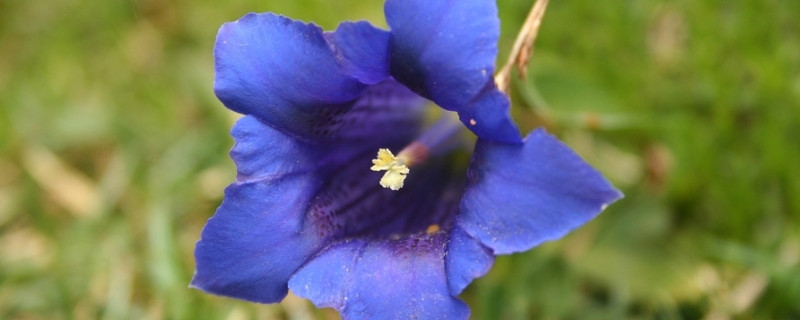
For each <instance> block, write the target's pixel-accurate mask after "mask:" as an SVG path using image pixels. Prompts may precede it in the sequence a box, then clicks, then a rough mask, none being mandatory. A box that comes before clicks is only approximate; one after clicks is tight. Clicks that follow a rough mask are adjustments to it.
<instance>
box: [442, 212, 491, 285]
mask: <svg viewBox="0 0 800 320" xmlns="http://www.w3.org/2000/svg"><path fill="white" fill-rule="evenodd" d="M493 262H494V255H493V254H492V252H491V250H489V248H487V247H485V246H483V245H482V244H481V243H480V242H479V241H478V240H475V239H474V238H472V237H471V236H470V235H469V234H467V233H466V232H464V230H462V229H461V227H460V226H458V224H456V226H453V228H452V229H451V230H450V242H448V244H447V255H446V256H445V268H446V270H447V284H448V286H449V288H450V293H452V294H453V295H454V296H455V295H459V294H460V293H461V291H464V288H466V287H467V286H468V285H469V284H470V283H471V282H472V280H474V279H476V278H479V277H481V276H483V275H484V274H486V272H488V271H489V269H490V268H491V267H492V263H493Z"/></svg>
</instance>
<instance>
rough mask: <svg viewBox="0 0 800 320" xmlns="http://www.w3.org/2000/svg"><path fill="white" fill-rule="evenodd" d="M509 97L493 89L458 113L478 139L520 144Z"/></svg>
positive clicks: (520, 137)
mask: <svg viewBox="0 0 800 320" xmlns="http://www.w3.org/2000/svg"><path fill="white" fill-rule="evenodd" d="M510 106H511V102H510V101H509V100H508V96H506V95H505V94H504V93H502V92H500V91H499V90H497V88H495V87H494V83H492V85H491V88H489V90H487V91H486V92H484V93H482V94H481V95H480V96H478V98H477V99H476V100H475V101H472V102H470V103H469V104H468V105H466V106H465V107H463V108H461V110H459V111H458V118H459V119H460V120H461V122H463V123H464V124H465V125H466V126H467V128H469V129H470V130H472V132H474V133H475V135H477V136H478V137H480V138H482V139H486V140H491V141H497V142H506V143H514V144H518V143H521V142H522V136H520V135H519V129H517V125H516V124H515V123H514V120H512V119H511V113H510V112H509V108H510Z"/></svg>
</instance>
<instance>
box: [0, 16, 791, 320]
mask: <svg viewBox="0 0 800 320" xmlns="http://www.w3.org/2000/svg"><path fill="white" fill-rule="evenodd" d="M531 5H532V1H531V0H500V2H499V7H500V13H501V18H502V21H503V39H502V42H501V51H502V52H503V53H502V54H501V56H500V62H501V63H502V62H504V61H505V52H507V51H508V50H509V48H510V46H511V43H512V41H513V38H514V36H515V35H516V31H517V30H518V28H519V26H520V25H521V23H522V21H523V20H524V18H525V15H526V14H527V12H528V10H529V8H530V6H531ZM249 11H256V12H263V11H273V12H277V13H282V14H285V15H288V16H290V17H294V18H298V19H303V20H306V21H314V22H316V23H317V24H320V25H321V26H323V27H325V28H326V29H333V28H335V26H336V24H337V23H338V22H339V21H341V20H347V19H349V20H359V19H367V20H370V21H372V22H374V23H376V24H378V25H381V26H385V22H384V21H383V17H382V1H357V0H340V1H327V0H302V1H231V2H227V3H226V4H223V3H222V2H216V1H207V0H201V1H186V0H178V1H168V2H167V1H158V0H133V1H100V0H83V1H81V0H60V1H6V0H0V318H2V319H253V318H257V319H273V318H275V319H332V318H336V317H337V316H336V313H335V312H331V311H330V310H316V309H314V308H313V307H312V306H311V305H310V304H309V303H307V302H306V301H304V300H302V299H299V298H296V297H293V296H290V297H289V298H287V300H285V301H284V302H283V303H282V304H280V305H256V304H249V303H244V302H240V301H236V300H231V299H225V298H220V297H214V296H210V295H206V294H202V293H201V292H199V291H196V290H192V289H188V288H187V285H188V282H189V279H190V277H191V275H192V272H193V270H194V259H193V257H192V251H193V248H194V242H195V241H196V240H197V238H198V236H199V234H200V229H201V228H202V226H203V224H204V223H205V220H206V219H207V218H208V217H209V216H210V215H211V214H212V213H213V211H214V209H215V208H216V206H217V205H218V204H219V202H220V200H221V196H222V190H223V188H224V187H225V186H226V185H227V184H228V183H229V182H230V181H232V179H233V176H234V167H233V164H232V162H231V161H230V160H229V158H228V155H227V150H228V149H229V148H230V147H231V145H232V139H231V138H230V137H229V134H228V131H229V129H230V125H231V123H232V121H233V119H235V118H236V116H235V115H234V114H233V113H232V112H229V111H227V110H226V109H225V108H224V107H223V106H222V105H221V104H220V103H219V102H218V101H217V100H216V98H215V97H214V95H213V92H212V81H213V60H212V46H213V42H214V37H215V34H216V30H217V28H218V27H219V26H220V25H221V24H222V23H223V22H226V21H231V20H235V19H238V18H239V17H240V16H242V15H244V14H245V13H246V12H249ZM513 90H514V97H513V98H514V104H515V109H514V113H515V115H516V117H517V119H518V121H519V122H520V123H521V126H522V127H523V128H525V129H526V130H527V129H530V128H532V127H534V126H536V125H545V126H547V127H548V128H549V129H550V130H551V131H553V132H555V133H557V134H558V135H559V136H560V137H561V138H562V139H564V140H565V141H566V142H567V143H568V144H569V145H571V146H572V147H573V148H575V149H576V150H577V151H578V152H579V153H580V154H582V155H583V156H584V157H585V158H586V159H587V160H588V161H589V162H590V163H592V164H594V165H595V166H597V167H598V168H599V169H600V170H601V171H603V172H604V173H605V174H606V175H607V176H608V177H609V178H610V179H611V180H612V181H614V183H615V184H616V185H617V186H619V187H620V188H621V189H623V191H624V192H625V193H626V196H627V197H626V198H625V199H624V200H623V201H621V202H619V203H617V204H615V205H613V206H612V207H610V208H609V209H608V210H607V211H606V212H605V213H603V214H602V215H601V216H600V217H599V218H598V219H596V220H594V221H593V222H591V223H589V224H588V225H586V226H585V227H583V228H581V229H579V230H578V231H576V232H574V233H573V234H571V235H569V236H567V237H566V238H565V239H563V240H561V241H558V242H553V243H548V244H545V245H543V246H541V247H539V248H537V249H535V250H533V251H531V252H527V253H524V254H518V255H514V256H504V257H500V258H498V259H497V262H496V263H495V266H494V268H493V269H492V271H491V272H490V273H489V274H488V275H487V276H486V277H484V278H481V279H479V280H477V281H476V282H475V283H474V284H473V285H472V286H471V287H469V288H468V290H467V291H466V292H465V294H464V295H463V298H464V299H465V300H466V301H467V302H468V303H469V304H470V305H471V307H472V310H473V318H475V319H709V320H717V319H720V320H721V319H800V263H798V261H799V260H800V160H798V159H800V2H798V1H783V0H740V1H723V0H709V1H691V0H674V1H666V0H654V1H616V2H615V1H590V0H553V1H551V3H550V7H549V8H548V12H547V14H546V15H545V19H544V22H543V27H542V29H541V32H540V35H539V39H538V40H537V43H536V49H535V53H534V56H533V61H532V65H531V69H530V74H529V77H528V78H527V79H526V80H520V81H516V82H515V83H514V87H513Z"/></svg>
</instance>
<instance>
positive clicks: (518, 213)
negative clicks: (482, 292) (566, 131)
mask: <svg viewBox="0 0 800 320" xmlns="http://www.w3.org/2000/svg"><path fill="white" fill-rule="evenodd" d="M621 197H622V193H620V192H619V191H618V190H616V189H614V187H612V186H611V184H609V182H608V181H606V179H605V178H603V176H602V175H601V174H600V173H599V172H597V171H596V170H595V169H593V168H592V167H591V166H590V165H588V164H587V163H586V162H584V161H583V160H582V159H581V158H580V157H579V156H578V155H577V154H575V153H574V152H573V151H572V150H570V149H569V148H568V147H567V146H565V145H564V144H562V143H561V142H560V141H558V139H556V138H555V137H553V136H552V135H550V134H548V133H547V132H545V131H544V130H543V129H538V130H535V131H533V132H531V133H530V134H529V135H528V137H526V139H525V141H524V144H523V145H509V144H500V143H494V142H490V141H485V140H479V141H478V143H477V145H476V147H475V153H474V154H473V157H472V162H471V163H470V168H469V171H468V177H467V190H466V192H465V194H464V197H463V198H462V200H461V212H460V216H459V224H460V225H461V226H462V227H463V228H464V230H465V231H466V232H467V233H469V234H470V235H471V236H473V237H474V238H476V239H478V240H480V241H481V243H483V244H484V245H486V246H487V247H489V248H491V249H492V250H494V253H495V254H507V253H512V252H518V251H524V250H528V249H530V248H532V247H534V246H537V245H539V244H540V243H542V242H544V241H549V240H555V239H558V238H560V237H562V236H564V235H565V234H566V233H567V232H569V231H570V230H572V229H574V228H576V227H578V226H580V225H582V224H584V223H586V222H587V221H589V220H591V219H592V218H594V217H595V216H596V215H597V214H599V213H600V211H602V210H603V209H605V207H606V206H608V205H609V204H611V203H612V202H614V201H616V200H617V199H619V198H621Z"/></svg>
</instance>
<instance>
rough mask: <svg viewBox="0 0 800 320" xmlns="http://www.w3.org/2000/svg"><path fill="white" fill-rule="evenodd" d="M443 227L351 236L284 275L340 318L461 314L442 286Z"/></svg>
mask: <svg viewBox="0 0 800 320" xmlns="http://www.w3.org/2000/svg"><path fill="white" fill-rule="evenodd" d="M445 242H446V234H445V233H441V232H440V233H437V234H433V235H420V236H417V237H411V238H408V239H402V240H383V241H377V240H375V241H369V240H353V241H350V242H344V243H341V244H338V245H335V246H333V247H330V248H328V249H326V250H325V251H324V252H322V253H321V254H320V255H319V256H317V257H315V258H314V259H313V260H311V261H310V262H309V263H308V264H307V265H305V266H303V268H302V269H300V270H299V271H298V272H297V273H296V274H295V276H294V277H293V278H292V279H291V280H290V281H289V287H290V288H291V289H292V292H294V293H295V294H297V295H299V296H302V297H305V298H308V299H310V300H311V301H312V302H314V304H315V305H317V306H318V307H330V308H335V309H337V310H339V312H340V313H341V314H342V316H343V318H344V319H351V320H352V319H466V318H467V317H468V316H469V308H468V307H467V305H466V304H464V302H462V301H461V300H459V299H457V298H455V297H453V296H452V295H451V294H450V291H449V290H448V288H447V282H446V278H445V270H444V246H445Z"/></svg>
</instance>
